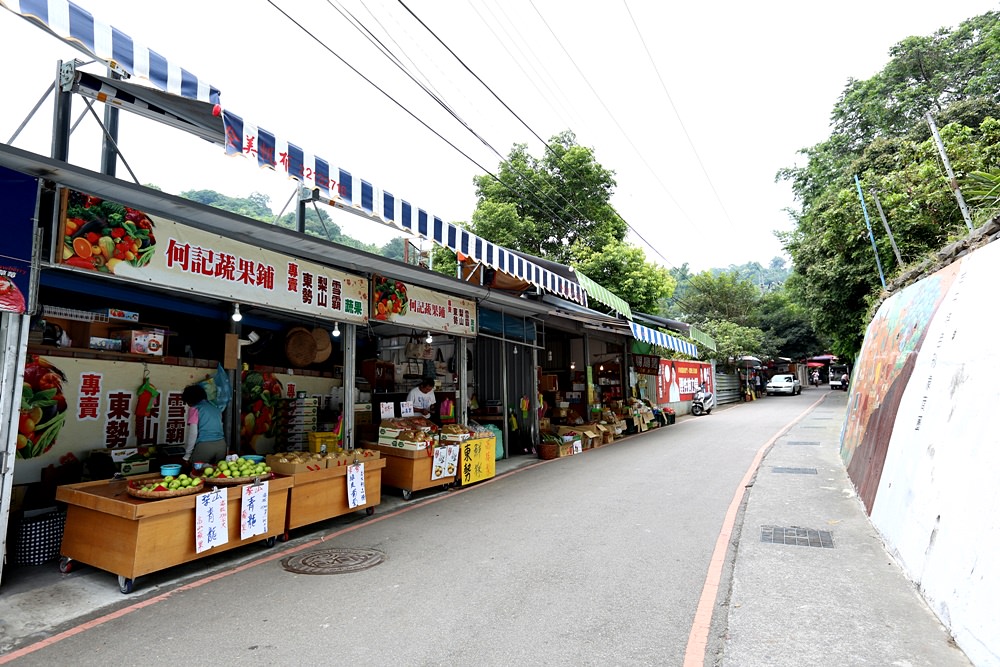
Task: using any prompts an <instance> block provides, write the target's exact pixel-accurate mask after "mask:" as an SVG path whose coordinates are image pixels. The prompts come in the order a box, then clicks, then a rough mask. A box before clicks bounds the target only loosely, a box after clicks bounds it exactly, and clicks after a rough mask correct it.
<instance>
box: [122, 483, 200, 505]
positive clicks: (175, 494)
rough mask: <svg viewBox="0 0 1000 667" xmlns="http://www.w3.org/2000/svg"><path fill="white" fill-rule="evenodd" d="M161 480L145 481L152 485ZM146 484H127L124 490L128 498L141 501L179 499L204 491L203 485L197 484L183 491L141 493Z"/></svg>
mask: <svg viewBox="0 0 1000 667" xmlns="http://www.w3.org/2000/svg"><path fill="white" fill-rule="evenodd" d="M162 481H163V480H162V479H158V480H147V481H146V484H154V483H157V482H162ZM146 484H139V482H129V483H128V486H126V487H125V490H126V491H128V494H129V495H130V496H133V497H135V498H142V499H143V500H162V499H164V498H179V497H180V496H190V495H191V494H194V493H198V492H199V491H204V490H205V485H204V484H198V485H197V486H187V487H184V488H183V489H170V490H169V491H143V490H142V487H143V486H146Z"/></svg>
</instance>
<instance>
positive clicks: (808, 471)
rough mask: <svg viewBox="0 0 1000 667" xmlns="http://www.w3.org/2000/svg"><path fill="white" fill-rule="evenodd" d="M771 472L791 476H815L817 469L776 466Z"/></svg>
mask: <svg viewBox="0 0 1000 667" xmlns="http://www.w3.org/2000/svg"><path fill="white" fill-rule="evenodd" d="M771 472H787V473H789V474H791V475H815V474H816V468H786V467H784V466H775V467H773V468H771Z"/></svg>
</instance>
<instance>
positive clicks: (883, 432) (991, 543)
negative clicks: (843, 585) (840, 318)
mask: <svg viewBox="0 0 1000 667" xmlns="http://www.w3.org/2000/svg"><path fill="white" fill-rule="evenodd" d="M997 284H1000V243H993V244H990V245H987V246H985V247H983V248H981V249H979V250H976V251H975V252H973V253H971V254H969V255H966V256H965V257H963V258H962V259H960V260H959V261H957V262H955V263H954V264H952V265H950V266H948V267H945V268H943V269H941V270H939V271H938V272H936V273H934V274H933V275H931V276H928V277H926V278H924V279H923V280H921V281H919V282H918V283H916V284H913V285H910V286H909V287H907V288H905V289H903V290H901V291H900V292H898V293H896V294H895V295H893V296H892V297H891V298H889V299H888V300H887V301H886V302H885V303H883V304H882V306H881V308H880V309H879V311H878V313H877V315H876V316H875V318H874V319H873V321H872V323H871V324H870V325H869V328H868V332H867V335H866V338H865V343H864V347H863V350H862V353H861V355H860V357H859V359H858V363H857V364H856V366H855V370H854V375H853V378H852V379H853V382H852V384H853V388H852V392H851V395H850V404H849V409H848V415H847V420H846V421H845V425H844V440H843V445H842V454H843V456H844V459H845V462H847V463H848V467H849V470H851V469H855V470H859V469H864V468H866V467H867V468H869V469H870V468H871V467H872V466H871V465H869V463H865V462H861V460H860V459H859V460H854V457H866V456H869V455H870V453H871V452H872V451H873V450H874V449H875V448H876V445H877V444H878V443H882V444H884V443H885V439H886V438H888V448H887V450H886V455H885V464H884V468H883V469H882V473H881V476H880V477H879V478H877V480H872V481H871V482H869V484H874V482H876V481H877V491H876V492H875V497H874V500H873V501H872V503H871V513H870V516H871V521H872V524H873V525H874V526H875V528H876V529H877V530H878V532H879V534H880V535H881V536H882V539H883V540H884V542H885V544H886V546H887V548H888V549H889V550H890V552H891V553H892V554H893V555H894V556H895V558H896V560H897V562H898V563H899V565H900V566H901V567H902V568H903V570H904V571H905V572H906V574H907V576H908V577H909V578H910V579H911V580H912V581H913V582H914V583H915V585H916V586H917V588H918V590H919V592H920V593H921V595H922V596H923V597H924V599H925V600H926V601H927V603H928V605H929V606H930V608H931V609H932V610H933V611H934V613H935V614H936V615H937V616H938V617H939V619H940V620H941V622H942V623H943V624H944V625H945V626H946V627H947V628H948V629H949V630H950V631H951V633H952V635H953V636H954V637H955V640H956V642H957V643H958V645H959V646H960V647H961V648H962V650H963V651H965V653H966V654H967V655H968V656H969V658H970V659H971V660H972V662H973V663H974V664H976V665H1000V632H998V631H997V630H998V621H997V619H998V616H997V600H998V599H1000V514H998V513H997V511H996V509H997V508H998V507H1000V483H998V471H1000V428H998V426H997V422H996V421H995V420H994V419H993V418H992V417H993V416H994V415H995V414H996V410H997V405H1000V382H998V381H997V379H998V378H1000V356H998V355H996V354H994V353H991V351H990V348H989V345H988V343H987V342H988V341H990V340H992V339H993V337H994V335H995V332H996V326H995V321H996V314H995V312H994V309H993V308H990V307H984V306H986V304H992V303H996V285H997ZM924 329H925V330H924ZM921 332H922V336H921V335H920V334H921ZM896 405H898V408H897V407H895V406H896ZM893 413H894V414H893ZM852 461H853V463H854V465H853V466H852V465H851V464H852ZM860 477H861V476H860V475H859V474H857V473H852V479H853V480H854V483H855V485H856V486H859V490H861V492H862V495H863V494H864V493H865V487H864V482H863V480H862V479H861V478H860ZM869 488H870V489H875V488H876V487H874V486H873V485H872V486H870V487H869Z"/></svg>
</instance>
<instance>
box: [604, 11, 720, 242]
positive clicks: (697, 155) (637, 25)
mask: <svg viewBox="0 0 1000 667" xmlns="http://www.w3.org/2000/svg"><path fill="white" fill-rule="evenodd" d="M622 3H623V4H624V5H625V11H626V12H628V17H629V19H631V20H632V25H633V27H635V34H636V35H638V36H639V41H640V42H641V43H642V48H643V49H644V50H645V51H646V57H647V58H649V64H650V65H652V66H653V71H654V72H656V78H657V79H658V80H659V82H660V87H661V88H662V89H663V94H664V95H666V96H667V101H668V102H670V108H671V109H673V110H674V115H675V116H677V122H678V123H679V124H680V126H681V130H683V131H684V137H685V138H686V139H687V141H688V145H689V146H691V152H692V153H694V157H695V159H696V160H698V166H699V167H701V172H702V173H703V174H705V180H706V181H708V185H709V187H710V188H712V194H714V195H715V200H716V201H717V202H719V208H721V209H722V212H723V214H725V216H726V220H727V221H729V224H730V225H731V226H733V227H735V226H736V225H735V224H733V219H732V218H731V217H730V216H729V211H728V210H727V209H726V205H725V204H723V203H722V197H720V196H719V191H718V190H716V189H715V183H713V182H712V177H711V176H709V175H708V169H706V168H705V163H704V162H702V160H701V155H699V154H698V149H697V148H695V145H694V141H693V140H692V139H691V135H690V134H689V133H688V130H687V127H686V126H685V125H684V120H683V119H682V118H681V112H680V111H678V109H677V105H676V104H674V98H673V97H671V95H670V92H669V91H668V90H667V84H666V83H664V82H663V76H661V75H660V70H659V68H658V67H657V66H656V62H655V61H654V60H653V54H652V53H650V52H649V46H647V45H646V40H645V38H643V36H642V31H641V30H639V24H638V23H636V21H635V16H633V15H632V10H631V9H630V8H629V6H628V0H622Z"/></svg>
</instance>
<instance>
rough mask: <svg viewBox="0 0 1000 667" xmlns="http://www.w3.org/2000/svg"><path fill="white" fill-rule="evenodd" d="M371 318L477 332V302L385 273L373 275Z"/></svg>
mask: <svg viewBox="0 0 1000 667" xmlns="http://www.w3.org/2000/svg"><path fill="white" fill-rule="evenodd" d="M371 307H372V310H371V319H373V320H376V321H379V322H392V323H394V324H399V325H401V326H406V327H412V328H414V329H418V330H423V331H435V332H441V333H446V334H451V335H454V336H475V335H476V317H477V312H476V303H475V302H474V301H469V300H467V299H460V298H458V297H454V296H449V295H447V294H441V293H439V292H435V291H433V290H429V289H425V288H423V287H417V286H416V285H410V284H407V283H404V282H402V281H400V280H395V279H393V278H389V277H386V276H378V275H376V276H372V303H371Z"/></svg>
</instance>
